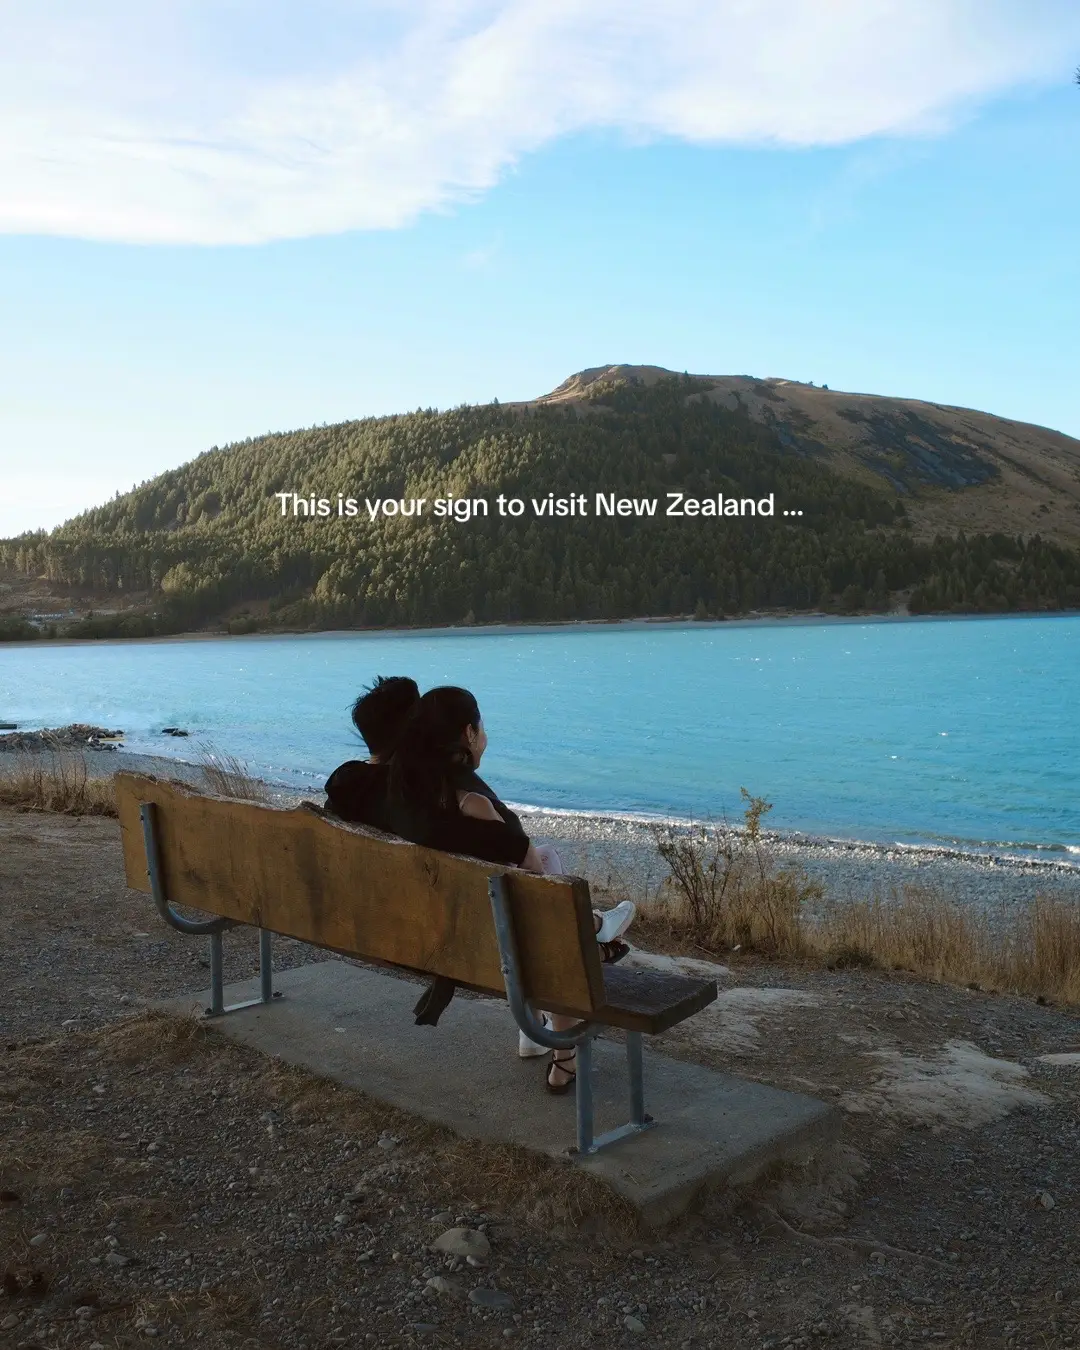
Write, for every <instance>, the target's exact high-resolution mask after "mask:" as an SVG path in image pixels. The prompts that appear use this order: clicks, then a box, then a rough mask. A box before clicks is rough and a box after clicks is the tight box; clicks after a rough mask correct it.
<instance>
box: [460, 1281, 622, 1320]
mask: <svg viewBox="0 0 1080 1350" xmlns="http://www.w3.org/2000/svg"><path fill="white" fill-rule="evenodd" d="M469 1302H470V1303H475V1304H476V1306H477V1307H478V1308H491V1309H493V1310H494V1311H495V1312H509V1311H510V1309H511V1308H512V1307H513V1306H514V1300H513V1299H512V1298H511V1297H510V1295H509V1294H507V1293H504V1292H503V1290H501V1289H474V1290H473V1291H472V1293H471V1294H470V1295H469ZM643 1329H644V1328H643Z"/></svg>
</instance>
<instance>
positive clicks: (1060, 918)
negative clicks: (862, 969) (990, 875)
mask: <svg viewBox="0 0 1080 1350" xmlns="http://www.w3.org/2000/svg"><path fill="white" fill-rule="evenodd" d="M808 928H809V935H810V939H811V946H812V948H813V950H815V951H816V952H817V953H818V954H820V955H822V956H824V957H825V958H826V959H828V960H829V961H830V964H833V965H837V966H845V965H878V966H884V967H887V968H892V969H901V970H909V971H912V972H914V973H915V974H917V975H925V976H928V977H929V978H930V979H934V980H943V981H946V982H948V983H952V984H970V985H976V986H978V987H979V988H981V989H993V990H997V991H999V992H1009V993H1017V994H1030V995H1033V996H1036V997H1042V998H1047V999H1051V1000H1053V1001H1055V1002H1063V1003H1080V904H1077V903H1076V901H1073V900H1065V899H1060V898H1055V897H1053V896H1037V897H1036V898H1035V899H1034V900H1031V901H1029V902H1027V903H1024V904H1021V905H1018V906H1017V907H1016V908H1015V909H1014V910H1012V911H1007V912H1002V913H995V912H993V911H986V910H982V909H977V908H974V907H972V906H966V905H960V904H957V902H956V901H954V900H950V899H949V898H948V897H947V896H945V895H943V894H942V893H941V892H940V891H936V890H931V889H928V888H925V887H919V886H904V887H901V888H898V889H895V890H893V891H892V892H891V893H890V895H889V896H888V897H887V898H886V899H881V898H880V897H877V898H874V899H872V900H861V901H848V902H846V903H843V904H839V903H838V904H833V905H830V906H828V907H827V908H826V911H825V913H824V915H823V916H822V918H821V920H820V921H819V922H818V923H816V924H811V925H808Z"/></svg>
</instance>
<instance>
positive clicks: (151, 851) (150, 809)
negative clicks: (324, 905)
mask: <svg viewBox="0 0 1080 1350" xmlns="http://www.w3.org/2000/svg"><path fill="white" fill-rule="evenodd" d="M139 816H140V818H141V819H142V827H143V843H144V845H145V847H146V871H147V875H148V876H149V878H150V890H151V893H152V894H153V897H154V904H155V905H157V908H158V913H159V914H160V915H161V917H162V918H163V919H164V920H165V922H166V923H167V924H168V925H169V926H170V927H171V928H175V929H176V930H177V932H180V933H187V934H188V935H189V936H192V937H203V936H209V938H210V1006H209V1008H207V1009H206V1016H207V1017H224V1016H225V1014H226V1013H231V1012H238V1011H239V1010H240V1009H241V1008H254V1007H258V1005H259V1004H261V1003H271V1002H272V1001H273V1000H274V999H275V998H280V997H281V995H280V994H275V993H274V991H273V982H272V968H273V967H272V951H271V945H270V939H271V935H270V931H269V929H266V928H260V929H259V995H260V996H259V998H250V999H247V1000H246V1001H245V1002H244V1003H231V1004H230V1005H229V1006H228V1007H226V1006H225V961H224V952H223V950H222V944H221V935H222V933H223V932H224V931H225V930H226V928H239V927H242V925H241V924H240V922H239V921H238V920H237V919H225V918H217V919H187V918H185V917H184V916H183V915H182V914H180V913H179V912H178V911H177V910H175V909H173V907H172V905H171V904H170V902H169V896H168V891H167V888H166V886H165V868H164V866H163V865H162V858H161V831H160V829H159V828H158V812H157V807H156V806H155V804H154V803H153V802H142V803H141V804H140V806H139Z"/></svg>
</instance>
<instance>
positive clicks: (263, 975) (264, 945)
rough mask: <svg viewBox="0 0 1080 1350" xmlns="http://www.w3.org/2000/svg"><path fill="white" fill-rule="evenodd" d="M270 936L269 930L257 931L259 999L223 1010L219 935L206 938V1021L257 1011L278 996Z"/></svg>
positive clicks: (233, 1004) (223, 991)
mask: <svg viewBox="0 0 1080 1350" xmlns="http://www.w3.org/2000/svg"><path fill="white" fill-rule="evenodd" d="M273 972H274V967H273V934H272V933H271V932H270V930H269V928H260V929H259V997H258V998H248V999H245V1000H244V1001H243V1002H242V1003H230V1004H229V1005H228V1007H226V1006H225V980H224V963H223V961H222V947H221V934H220V933H211V934H210V1006H209V1008H207V1009H206V1016H207V1017H224V1016H225V1015H226V1013H234V1012H239V1011H240V1010H241V1009H242V1008H259V1007H262V1006H263V1005H264V1004H267V1003H273V1001H274V1000H275V999H278V998H280V997H281V994H280V993H278V992H277V991H276V990H275V989H274V973H273Z"/></svg>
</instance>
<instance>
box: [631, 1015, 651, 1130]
mask: <svg viewBox="0 0 1080 1350" xmlns="http://www.w3.org/2000/svg"><path fill="white" fill-rule="evenodd" d="M626 1070H627V1073H628V1074H629V1077H630V1124H631V1125H636V1126H638V1128H639V1129H640V1128H643V1127H644V1126H646V1125H648V1124H649V1117H648V1116H647V1115H646V1114H645V1072H644V1067H643V1065H642V1059H641V1032H640V1031H628V1032H627V1033H626Z"/></svg>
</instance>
